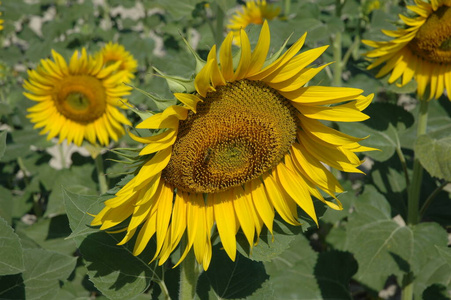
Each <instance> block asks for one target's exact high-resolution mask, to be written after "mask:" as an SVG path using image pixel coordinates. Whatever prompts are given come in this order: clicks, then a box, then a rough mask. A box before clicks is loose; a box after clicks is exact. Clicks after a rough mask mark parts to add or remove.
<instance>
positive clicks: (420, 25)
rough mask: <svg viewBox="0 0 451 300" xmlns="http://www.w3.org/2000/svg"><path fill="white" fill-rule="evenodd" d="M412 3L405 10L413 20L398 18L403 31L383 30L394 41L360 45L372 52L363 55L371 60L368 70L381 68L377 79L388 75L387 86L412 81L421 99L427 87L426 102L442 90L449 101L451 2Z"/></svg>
mask: <svg viewBox="0 0 451 300" xmlns="http://www.w3.org/2000/svg"><path fill="white" fill-rule="evenodd" d="M415 3H416V5H412V6H407V8H408V9H409V10H410V11H412V12H414V13H415V14H416V16H415V17H413V18H408V17H405V16H403V15H400V16H399V17H400V18H401V20H402V21H403V22H404V23H405V25H406V26H405V28H398V29H397V30H383V33H384V34H386V35H387V36H389V37H392V38H393V39H392V40H391V41H388V42H374V41H369V40H364V41H363V42H364V43H365V44H367V45H368V46H371V47H373V48H375V49H373V50H371V51H369V52H368V53H366V56H367V57H368V58H370V59H371V64H370V65H369V67H368V69H373V68H375V67H377V66H380V65H382V64H384V66H383V67H382V68H381V69H380V70H379V72H378V73H377V75H376V76H377V77H381V76H384V75H386V74H388V73H390V72H391V75H390V77H389V79H388V82H389V83H393V82H395V81H396V80H398V79H399V78H401V77H402V80H401V83H400V85H401V86H402V85H405V84H407V83H408V82H409V81H410V80H412V78H414V79H415V80H416V82H417V84H418V88H417V92H418V95H419V96H420V97H423V95H424V94H425V92H426V89H427V87H429V89H430V92H429V95H426V96H425V97H427V98H428V100H430V99H432V98H436V99H437V98H439V97H440V96H441V95H442V94H443V91H444V89H446V90H447V91H448V98H450V99H451V0H431V3H426V2H423V1H421V0H415Z"/></svg>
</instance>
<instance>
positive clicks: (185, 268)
mask: <svg viewBox="0 0 451 300" xmlns="http://www.w3.org/2000/svg"><path fill="white" fill-rule="evenodd" d="M200 272H201V269H200V266H199V264H198V263H197V262H196V258H195V257H194V252H193V251H192V250H191V251H190V252H189V253H188V255H187V256H186V258H185V259H184V260H183V261H182V263H181V265H180V292H179V300H191V299H194V297H195V296H196V287H197V279H198V278H199V275H200Z"/></svg>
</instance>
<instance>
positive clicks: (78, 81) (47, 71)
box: [23, 48, 131, 145]
mask: <svg viewBox="0 0 451 300" xmlns="http://www.w3.org/2000/svg"><path fill="white" fill-rule="evenodd" d="M52 55H53V61H52V60H51V59H42V60H41V63H40V65H39V66H38V67H37V68H36V70H29V71H28V76H29V79H28V80H25V82H24V84H23V86H24V88H25V89H26V90H28V92H25V93H24V95H25V96H26V97H27V98H28V99H30V100H33V101H36V102H38V104H36V105H35V106H32V107H30V108H29V109H28V112H29V114H28V115H27V117H28V118H30V120H31V122H33V123H35V125H34V127H35V128H43V129H42V131H41V134H48V136H47V139H51V138H53V137H55V136H57V135H59V142H60V143H61V142H62V141H63V140H65V139H66V140H67V143H71V142H73V143H75V144H76V145H81V143H82V142H83V140H84V139H86V140H88V141H89V142H90V143H92V144H95V143H96V140H98V141H99V143H100V144H102V145H108V144H109V141H110V138H112V139H113V140H115V141H117V140H118V138H119V137H120V136H122V135H123V134H124V133H125V131H124V128H123V124H126V125H130V126H131V123H130V121H128V120H127V119H126V118H125V116H124V115H122V113H121V112H119V110H118V107H121V108H125V106H124V103H123V102H124V101H125V100H123V99H121V97H123V96H126V95H128V94H129V93H130V89H131V88H130V87H128V86H125V85H124V84H122V81H121V78H123V76H124V73H125V72H128V71H118V68H119V64H120V63H119V62H117V63H115V64H113V65H110V66H109V67H106V68H105V67H104V64H103V60H102V59H94V58H93V57H91V56H88V55H87V53H86V50H85V49H84V48H83V50H82V51H81V54H80V53H79V52H78V51H75V52H74V54H73V55H72V58H71V59H70V62H69V64H67V63H66V61H65V59H64V58H63V57H62V56H61V55H60V54H59V53H57V52H56V51H54V50H52Z"/></svg>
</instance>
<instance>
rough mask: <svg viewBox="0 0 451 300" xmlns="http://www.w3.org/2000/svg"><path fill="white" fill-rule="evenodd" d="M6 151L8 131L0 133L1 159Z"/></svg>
mask: <svg viewBox="0 0 451 300" xmlns="http://www.w3.org/2000/svg"><path fill="white" fill-rule="evenodd" d="M5 151H6V131H3V132H2V133H0V159H2V157H3V155H4V154H5Z"/></svg>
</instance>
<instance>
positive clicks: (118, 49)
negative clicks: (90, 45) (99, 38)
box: [97, 42, 138, 82]
mask: <svg viewBox="0 0 451 300" xmlns="http://www.w3.org/2000/svg"><path fill="white" fill-rule="evenodd" d="M97 55H99V56H102V58H103V63H104V64H105V66H109V65H111V64H114V63H116V62H118V61H120V62H121V64H120V65H119V68H118V70H119V71H127V72H126V73H124V75H125V76H124V82H129V81H130V80H131V79H133V78H135V74H134V73H135V72H136V69H137V68H138V62H137V61H136V60H135V59H134V58H133V55H132V54H131V53H130V52H128V51H127V50H125V48H124V46H122V45H120V44H116V43H112V42H109V43H108V44H106V45H105V46H104V47H103V48H102V49H101V50H100V51H99V52H98V53H97Z"/></svg>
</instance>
